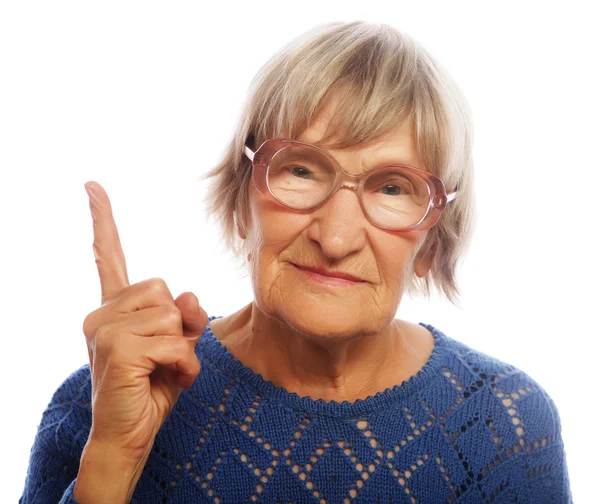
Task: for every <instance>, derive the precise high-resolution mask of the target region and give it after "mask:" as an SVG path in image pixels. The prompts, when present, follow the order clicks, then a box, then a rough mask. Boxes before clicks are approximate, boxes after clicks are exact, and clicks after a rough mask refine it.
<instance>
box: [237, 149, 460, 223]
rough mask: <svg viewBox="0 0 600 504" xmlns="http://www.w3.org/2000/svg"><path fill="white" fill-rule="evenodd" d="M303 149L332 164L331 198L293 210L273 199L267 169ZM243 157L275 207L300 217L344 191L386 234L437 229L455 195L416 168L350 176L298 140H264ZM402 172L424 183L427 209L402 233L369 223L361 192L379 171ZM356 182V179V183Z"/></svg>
mask: <svg viewBox="0 0 600 504" xmlns="http://www.w3.org/2000/svg"><path fill="white" fill-rule="evenodd" d="M294 145H298V146H303V147H310V148H312V149H316V150H318V151H319V152H320V153H321V154H323V155H324V156H325V157H326V158H327V159H328V160H329V161H330V162H331V164H332V165H333V166H334V167H335V168H336V179H335V181H334V183H333V186H332V189H331V192H330V194H329V195H328V196H327V197H326V198H325V200H323V202H321V203H319V204H318V205H315V206H313V207H311V208H308V209H304V210H301V209H298V208H294V207H292V206H289V205H286V204H285V203H282V202H281V201H279V200H278V199H277V198H276V197H275V195H274V194H273V193H272V192H271V188H270V187H269V184H268V182H267V170H268V168H269V163H270V162H271V160H272V159H273V156H275V154H277V153H278V152H279V151H280V150H282V149H284V148H286V147H290V146H294ZM244 154H245V155H246V156H247V157H248V159H249V160H250V161H252V167H253V170H252V179H253V181H254V186H255V187H256V189H257V190H258V191H259V192H260V193H261V194H262V195H264V196H266V197H268V198H270V199H272V200H273V201H274V202H275V203H277V204H279V205H281V206H283V207H286V208H289V209H291V210H294V211H295V212H300V213H310V212H313V211H314V210H316V209H317V208H320V207H322V206H323V205H325V204H326V203H327V202H328V201H329V200H330V199H331V198H332V197H333V195H334V194H335V193H337V192H338V191H339V190H340V189H341V188H342V187H346V188H348V189H352V190H354V191H356V192H357V195H358V201H359V202H360V206H361V209H362V211H363V214H364V215H365V217H366V218H367V219H368V220H369V222H370V223H371V224H373V225H374V226H376V227H378V228H380V229H385V230H387V231H394V232H399V233H404V232H407V231H418V230H426V229H430V228H432V227H433V226H435V225H436V223H437V221H438V220H439V218H440V216H441V215H442V212H443V210H444V208H446V205H447V204H448V203H449V202H451V201H452V200H454V199H455V197H456V194H457V191H454V192H452V193H450V194H448V193H446V188H445V186H444V182H443V181H442V180H441V179H440V178H439V177H436V176H435V175H433V174H432V173H429V172H427V171H424V170H420V169H419V168H415V167H414V166H409V165H403V164H394V165H388V166H381V167H379V168H375V169H374V170H371V171H368V172H366V173H362V174H360V175H353V174H351V173H348V172H347V171H345V170H344V169H343V168H342V167H341V165H340V164H339V163H338V162H337V160H336V159H335V158H334V157H333V156H331V154H329V153H328V152H327V151H325V150H323V149H321V148H319V147H317V146H316V145H313V144H309V143H306V142H300V141H297V140H289V139H287V138H275V139H270V140H266V141H265V142H263V144H262V145H261V146H260V147H259V148H258V149H257V150H256V151H253V150H252V149H250V147H248V146H247V145H245V146H244ZM392 167H393V168H403V169H405V170H408V171H410V172H412V173H414V174H416V175H417V176H419V177H421V178H422V179H424V180H425V182H426V183H427V187H428V188H429V205H428V207H427V211H426V212H425V215H424V216H423V218H422V219H421V220H420V221H419V222H417V223H416V224H414V225H412V226H410V227H408V228H403V229H394V228H388V227H384V226H381V225H379V224H377V223H375V222H373V220H372V219H371V217H370V216H369V214H368V213H367V211H366V210H365V207H364V204H363V198H362V191H363V186H364V181H365V179H366V178H367V176H370V175H372V174H373V173H376V172H378V171H380V170H386V169H388V168H392ZM355 179H358V180H356V181H355Z"/></svg>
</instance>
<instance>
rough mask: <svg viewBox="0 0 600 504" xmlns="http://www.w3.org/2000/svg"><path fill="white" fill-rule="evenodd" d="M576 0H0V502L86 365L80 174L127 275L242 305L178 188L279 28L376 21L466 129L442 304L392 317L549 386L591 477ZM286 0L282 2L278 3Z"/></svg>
mask: <svg viewBox="0 0 600 504" xmlns="http://www.w3.org/2000/svg"><path fill="white" fill-rule="evenodd" d="M592 4H593V3H592V2H573V1H569V2H564V3H562V4H554V3H548V2H543V3H542V2H540V3H533V2H518V3H517V2H502V3H499V2H494V3H492V2H479V3H475V2H472V3H471V2H470V3H465V2H456V1H453V2H445V1H440V2H426V1H418V2H417V1H410V2H405V1H399V0H395V1H393V2H391V1H390V2H376V1H373V0H369V1H367V2H365V1H361V2H348V1H344V2H332V1H328V2H324V1H319V2H312V1H307V0H303V1H301V2H273V3H267V2H256V1H254V2H244V3H240V4H239V5H237V4H235V3H231V2H226V3H223V4H221V6H217V5H216V2H202V3H201V2H185V1H181V2H143V3H141V2H140V3H138V2H122V1H120V2H108V1H104V2H93V3H92V2H82V1H79V2H60V1H54V2H37V3H36V2H25V1H24V2H17V1H13V2H8V1H7V2H4V3H2V4H1V6H0V72H1V74H0V173H1V178H0V226H1V227H0V232H1V234H0V240H1V243H2V246H1V248H0V258H1V260H0V281H1V283H2V289H1V290H0V296H1V300H0V301H1V302H0V310H1V318H0V320H1V324H2V336H1V338H2V351H1V355H2V359H1V363H2V364H1V366H0V384H1V385H0V386H1V387H2V390H1V394H2V395H1V397H2V415H1V420H0V421H1V422H2V425H1V428H0V436H1V438H0V446H1V447H2V455H1V456H0V471H1V474H2V480H3V481H4V483H3V485H2V494H3V496H2V499H1V500H2V501H3V502H16V501H17V500H18V497H19V496H20V495H21V492H22V489H23V485H24V481H25V474H26V469H27V463H28V457H29V450H30V448H31V445H32V443H33V440H34V436H35V433H36V429H37V425H38V423H39V421H40V419H41V415H42V412H43V411H44V409H45V407H46V406H47V404H48V402H49V400H50V398H51V396H52V393H53V392H54V390H55V389H56V388H57V387H58V385H59V384H60V383H61V382H62V381H63V380H64V379H65V378H66V377H67V376H68V375H69V374H70V373H71V372H72V371H73V370H75V369H76V368H78V367H79V366H81V365H82V364H84V363H86V362H87V359H88V356H87V351H86V346H85V339H84V336H83V332H82V323H83V319H84V318H85V316H86V315H87V314H88V313H89V312H90V311H92V310H94V309H96V308H97V307H98V306H99V302H100V291H99V281H98V276H97V270H96V266H95V263H94V257H93V254H92V225H91V224H92V222H91V217H90V213H89V207H88V201H87V195H86V193H85V191H84V188H83V184H84V182H86V181H88V180H97V181H99V182H100V183H101V184H103V185H104V187H105V188H106V190H107V192H108V194H109V196H110V198H111V201H112V204H113V210H114V214H115V218H116V221H117V225H118V227H119V231H120V235H121V240H122V243H123V247H124V250H125V254H126V257H127V261H128V268H129V278H130V280H131V282H132V283H134V282H139V281H141V280H143V279H146V278H149V277H154V276H159V277H162V278H164V279H165V280H166V281H167V283H168V285H169V287H170V289H171V292H172V293H173V294H174V296H177V295H179V294H180V293H181V292H183V291H185V290H191V291H193V292H194V293H196V295H197V296H198V298H199V299H200V301H201V304H202V305H203V307H204V308H205V309H206V311H207V312H208V313H209V314H211V315H227V314H230V313H232V312H233V311H236V310H238V309H239V308H240V307H241V306H243V305H244V304H246V303H248V302H249V301H250V300H251V296H252V291H251V288H250V283H249V280H248V278H244V277H243V276H242V275H240V274H239V273H238V272H237V271H236V270H235V269H234V268H233V267H232V265H233V261H232V259H231V257H229V256H227V255H226V254H224V253H223V252H222V248H221V247H222V245H221V243H220V242H219V239H218V234H217V230H216V228H215V226H214V225H213V224H212V222H208V220H207V217H206V215H205V213H204V209H203V207H202V196H203V193H204V190H205V184H204V183H198V182H197V181H196V179H197V177H198V175H200V174H202V173H204V172H206V171H207V170H208V169H209V168H211V167H212V166H213V165H214V164H215V163H216V162H217V160H218V158H219V155H220V154H221V152H222V151H223V149H224V148H225V145H226V143H227V142H228V141H229V138H230V134H231V133H232V131H233V126H234V123H235V121H236V120H237V118H238V114H239V112H240V107H241V105H242V102H243V100H244V97H245V93H246V89H247V86H248V85H249V83H250V80H251V78H252V77H253V76H254V74H255V73H256V71H257V70H258V69H259V67H260V66H261V65H262V64H263V63H264V62H266V60H267V59H268V58H269V57H270V56H271V55H272V54H273V53H274V52H275V51H276V50H278V49H279V48H280V47H281V46H282V45H283V44H284V43H286V42H287V41H288V40H290V39H291V38H292V37H294V36H296V35H298V34H300V33H301V32H303V31H304V30H306V29H308V28H310V27H312V26H314V25H315V24H320V23H323V22H330V21H338V20H339V21H353V20H357V19H363V20H366V21H373V22H385V23H388V24H391V25H393V26H395V27H397V28H398V29H400V30H402V31H405V32H406V33H407V34H409V35H411V36H413V37H414V38H416V39H417V40H418V41H419V42H421V43H422V44H423V45H424V46H425V47H426V48H428V49H429V50H430V52H431V53H432V54H433V55H434V56H435V57H436V58H438V59H439V61H440V62H441V63H442V65H444V66H445V67H446V68H447V69H448V70H449V72H450V74H451V75H452V76H453V77H454V78H455V79H456V81H457V82H458V84H459V85H460V87H461V88H462V89H463V91H464V93H465V95H466V97H467V99H468V101H469V103H470V105H471V107H472V110H473V116H474V122H475V163H476V197H477V205H478V219H477V229H476V232H475V238H474V241H473V244H472V248H471V250H470V253H469V255H468V257H467V259H466V261H465V262H464V264H463V266H462V268H461V270H460V273H459V281H460V284H461V286H462V289H463V297H462V309H458V308H455V307H453V306H452V305H450V304H449V303H448V302H443V301H442V300H441V298H437V297H434V298H433V299H431V300H425V299H414V300H411V299H409V298H408V297H407V298H405V299H403V300H402V303H401V305H400V309H399V311H398V317H400V318H404V319H407V320H411V321H414V322H420V321H423V322H428V323H431V324H433V325H434V326H436V327H438V328H439V329H441V330H442V331H443V332H445V333H446V334H447V335H449V336H451V337H454V338H456V339H459V340H461V341H463V342H465V343H466V344H468V345H470V346H472V347H474V348H476V349H478V350H482V351H485V352H487V353H489V354H492V355H494V356H496V357H498V358H500V359H502V360H505V361H508V362H510V363H511V364H514V365H516V366H517V367H519V368H521V369H523V370H525V371H526V372H527V373H528V374H529V375H530V376H532V377H533V378H534V379H535V380H536V381H538V382H539V383H540V384H541V385H542V386H543V387H544V388H545V389H546V390H547V391H548V392H549V393H550V395H551V396H552V397H553V398H554V400H555V402H556V404H557V406H558V408H559V411H560V414H561V419H562V423H563V437H564V442H565V445H566V451H567V461H568V465H569V473H570V478H571V482H572V491H573V496H574V499H575V502H579V503H583V502H592V501H593V500H594V498H593V497H592V496H593V495H594V490H593V489H594V488H596V485H597V478H598V474H597V459H598V453H599V449H598V448H599V447H598V429H597V427H596V425H595V424H596V421H597V412H598V401H597V399H596V395H597V387H596V386H595V383H596V381H597V373H596V371H595V365H596V362H597V360H598V355H597V350H598V344H597V339H598V336H600V330H599V326H598V322H597V319H596V317H597V316H598V299H599V296H598V290H597V289H598V281H599V279H600V275H599V271H598V265H597V259H598V255H599V254H598V246H597V243H598V242H597V234H598V220H597V213H598V211H599V210H600V207H599V206H598V195H599V189H598V188H599V187H600V176H599V168H600V162H599V161H598V155H599V153H598V148H597V147H598V145H599V140H598V139H599V133H600V128H599V127H598V115H599V113H600V104H599V98H598V90H599V89H600V80H599V78H598V48H599V47H600V36H599V34H598V33H599V31H598V28H597V26H596V22H597V19H598V18H597V16H595V15H594V13H593V12H592V10H591V8H590V7H588V6H590V5H592ZM293 5H295V10H294V11H293V12H292V11H290V9H291V6H293Z"/></svg>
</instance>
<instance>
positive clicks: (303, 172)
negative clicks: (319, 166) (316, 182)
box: [290, 166, 310, 178]
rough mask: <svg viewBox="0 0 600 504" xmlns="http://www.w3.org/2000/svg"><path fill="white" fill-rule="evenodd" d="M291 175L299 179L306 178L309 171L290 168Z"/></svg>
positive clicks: (301, 168) (294, 167)
mask: <svg viewBox="0 0 600 504" xmlns="http://www.w3.org/2000/svg"><path fill="white" fill-rule="evenodd" d="M290 171H291V172H292V175H294V176H296V177H300V178H307V177H308V176H309V175H310V171H309V170H307V169H306V168H303V167H302V166H292V167H291V168H290Z"/></svg>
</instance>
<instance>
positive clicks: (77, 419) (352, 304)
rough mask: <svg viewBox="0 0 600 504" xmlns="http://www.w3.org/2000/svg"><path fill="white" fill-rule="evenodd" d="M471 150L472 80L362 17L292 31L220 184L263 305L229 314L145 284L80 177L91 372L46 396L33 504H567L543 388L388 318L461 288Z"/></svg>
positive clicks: (252, 104) (213, 206)
mask: <svg viewBox="0 0 600 504" xmlns="http://www.w3.org/2000/svg"><path fill="white" fill-rule="evenodd" d="M471 149H472V130H471V124H470V119H469V113H468V107H467V105H466V103H465V101H464V99H463V97H462V95H461V93H460V91H459V90H458V88H457V87H456V85H455V84H454V82H453V81H452V79H451V78H450V77H449V76H448V75H447V74H446V73H445V72H444V71H443V69H442V68H441V67H440V65H439V64H438V63H437V62H435V61H434V60H433V59H432V57H431V56H430V55H428V54H427V52H426V51H425V50H424V49H423V48H422V47H420V46H419V45H418V44H417V43H415V42H414V41H413V40H411V39H410V38H409V37H407V36H406V35H403V34H401V33H399V32H397V31H396V30H394V29H392V28H390V27H388V26H385V25H383V26H382V25H371V24H367V23H362V22H355V23H348V24H341V23H335V24H331V25H327V26H324V27H319V28H318V29H316V30H312V31H311V32H309V33H307V34H305V35H304V36H303V37H301V38H299V39H297V40H295V41H294V42H293V43H292V44H290V45H289V46H287V47H286V48H284V49H283V50H282V51H281V52H280V53H279V54H277V55H276V56H275V57H274V58H273V59H272V60H271V61H270V62H269V63H268V64H267V65H266V66H265V67H264V68H263V69H262V70H261V72H260V73H259V75H258V76H257V78H256V79H255V81H254V83H253V86H252V89H251V92H250V96H249V99H248V102H247V105H246V107H245V109H244V111H243V114H242V115H241V119H240V122H239V125H238V127H237V129H236V131H235V134H234V137H233V139H232V141H231V142H230V144H229V147H228V149H227V151H226V153H225V156H224V158H223V160H222V162H221V163H220V164H219V165H218V166H217V167H216V168H215V169H214V170H212V171H211V172H210V173H208V175H207V177H211V178H212V180H213V185H212V187H211V192H210V201H209V203H210V204H209V209H210V212H211V213H212V214H214V215H216V216H218V218H219V222H220V223H221V225H222V229H223V230H224V236H225V238H226V240H227V243H228V244H229V245H230V246H231V247H232V249H233V250H235V251H236V252H237V253H238V256H239V257H241V258H242V260H243V262H244V263H245V261H246V260H247V261H248V263H249V270H250V272H251V275H250V276H251V280H252V285H253V289H254V296H255V297H254V299H253V300H252V302H250V303H249V304H248V305H246V306H244V307H242V308H241V309H240V310H239V311H237V312H235V313H233V314H231V315H228V316H226V317H214V316H211V317H207V316H206V313H205V312H204V311H203V310H202V308H201V307H200V305H199V303H198V299H197V298H196V297H195V296H194V295H193V294H192V293H189V292H188V293H184V294H182V295H180V296H179V297H178V298H176V299H174V298H173V297H172V295H171V293H170V291H169V289H168V287H167V285H166V283H165V282H164V281H163V280H161V279H157V278H153V279H150V280H147V281H143V282H139V283H137V284H134V285H130V284H129V280H128V276H127V270H126V266H125V259H124V255H123V252H122V249H121V245H120V242H119V236H118V233H117V229H116V226H115V222H114V220H113V216H112V212H111V206H110V202H109V199H108V196H107V194H106V193H105V191H104V190H103V189H102V187H101V186H100V185H99V184H97V183H95V182H89V183H88V184H86V189H87V191H88V194H89V196H90V207H91V212H92V216H93V222H94V254H95V258H96V263H97V266H98V272H99V276H100V282H101V287H102V303H101V307H100V308H98V309H97V310H95V311H93V312H92V313H90V314H89V315H88V316H87V317H86V318H85V321H84V327H83V329H84V333H85V336H86V341H87V344H88V349H89V356H90V363H89V365H88V364H86V365H85V366H83V367H81V368H80V369H79V370H77V371H75V372H74V373H73V374H71V375H70V376H69V377H68V378H67V379H66V380H65V381H64V383H63V384H62V385H61V386H60V387H59V389H58V390H57V391H56V393H55V394H54V396H53V397H52V401H51V403H50V405H49V406H48V408H47V410H46V411H45V413H44V415H43V417H42V421H41V425H40V426H39V431H38V433H37V436H36V439H35V442H34V445H33V448H32V451H31V458H30V465H29V470H28V474H27V479H26V483H25V490H24V494H23V497H22V498H21V501H20V502H21V503H22V504H29V503H33V502H40V503H53V502H59V501H60V502H62V503H68V502H79V503H81V504H87V503H96V502H99V503H100V502H102V503H104V502H110V503H113V502H130V501H131V502H136V503H143V502H169V503H190V502H210V503H219V504H224V503H246V502H248V503H253V502H257V503H258V502H263V503H276V502H286V503H287V502H295V503H320V504H325V503H363V502H364V503H367V502H382V503H383V502H385V503H388V502H393V503H407V504H416V503H426V504H429V503H442V502H450V503H452V502H454V503H470V504H471V503H482V502H516V503H521V504H522V503H533V502H543V503H545V504H548V503H565V502H569V501H570V500H571V497H570V490H569V480H568V475H567V468H566V463H565V454H564V448H563V443H562V440H561V430H560V421H559V416H558V412H557V410H556V407H555V405H554V403H553V402H552V400H551V398H550V397H549V396H548V395H547V394H546V393H545V392H544V390H543V389H542V388H541V387H540V386H539V385H538V384H537V383H536V382H534V381H533V380H532V379H531V378H530V377H529V376H527V375H526V374H525V373H523V372H521V371H519V370H518V369H516V368H515V367H513V366H511V365H509V364H505V363H503V362H500V361H498V360H496V359H494V358H492V357H489V356H487V355H484V354H482V353H479V352H477V351H474V350H472V349H470V348H468V347H467V346H465V345H464V344H462V343H460V342H458V341H456V340H454V339H452V338H450V337H449V336H446V335H445V334H444V333H443V332H442V331H441V330H440V329H437V328H435V327H433V326H431V325H429V324H426V323H420V324H412V323H409V322H407V321H403V320H400V319H397V318H395V314H396V312H397V310H398V306H399V304H400V300H401V299H402V296H403V295H404V294H405V292H410V291H411V290H415V289H419V288H420V289H422V290H423V291H424V292H425V293H426V294H428V293H429V291H430V286H431V284H433V285H435V286H436V287H437V288H439V289H440V290H441V291H443V292H444V293H445V295H446V297H447V298H448V299H449V300H450V301H452V302H454V301H456V299H457V295H458V292H459V291H458V288H457V284H456V278H455V269H456V266H457V263H458V261H459V259H460V257H461V255H462V254H463V253H464V251H465V249H466V246H467V242H468V238H469V236H470V229H471V223H472V215H473V194H472V190H473V185H472V180H473V174H472V154H471Z"/></svg>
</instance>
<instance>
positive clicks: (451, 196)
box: [446, 191, 457, 203]
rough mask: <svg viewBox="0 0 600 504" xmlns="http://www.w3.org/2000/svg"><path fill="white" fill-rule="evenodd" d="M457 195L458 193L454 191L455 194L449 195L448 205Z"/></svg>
mask: <svg viewBox="0 0 600 504" xmlns="http://www.w3.org/2000/svg"><path fill="white" fill-rule="evenodd" d="M456 193H457V191H454V192H453V193H450V194H448V196H447V198H446V201H447V202H448V203H450V202H451V201H452V200H453V199H454V198H456Z"/></svg>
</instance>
